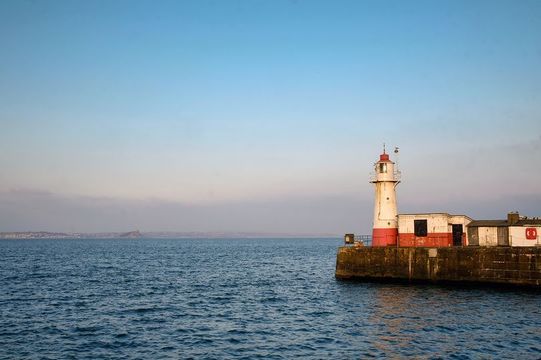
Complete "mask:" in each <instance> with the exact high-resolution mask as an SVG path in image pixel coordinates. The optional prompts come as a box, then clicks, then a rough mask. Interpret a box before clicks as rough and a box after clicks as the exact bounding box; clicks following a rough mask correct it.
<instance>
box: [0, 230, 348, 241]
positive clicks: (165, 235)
mask: <svg viewBox="0 0 541 360" xmlns="http://www.w3.org/2000/svg"><path fill="white" fill-rule="evenodd" d="M322 237H326V238H341V237H342V236H341V235H337V234H328V233H262V232H194V231H190V232H173V231H154V232H152V231H151V232H140V231H139V230H134V231H129V232H99V233H78V232H73V233H71V232H49V231H13V232H0V240H9V239H139V238H141V239H143V238H149V239H194V238H195V239H209V238H210V239H227V238H241V239H250V238H253V239H257V238H322Z"/></svg>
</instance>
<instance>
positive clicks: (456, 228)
mask: <svg viewBox="0 0 541 360" xmlns="http://www.w3.org/2000/svg"><path fill="white" fill-rule="evenodd" d="M453 246H462V224H453Z"/></svg>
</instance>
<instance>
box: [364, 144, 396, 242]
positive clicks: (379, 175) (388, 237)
mask: <svg viewBox="0 0 541 360" xmlns="http://www.w3.org/2000/svg"><path fill="white" fill-rule="evenodd" d="M397 152H398V148H397V149H396V150H395V153H397ZM394 166H395V163H394V162H392V161H391V160H389V154H387V153H385V145H383V154H381V155H380V156H379V161H378V162H376V164H375V174H374V175H373V177H372V179H371V181H370V182H371V183H373V184H374V185H375V188H376V189H375V190H376V194H375V195H376V196H375V202H374V225H373V230H372V246H393V245H394V246H396V244H397V238H398V219H397V215H398V213H397V207H396V190H395V189H396V186H397V185H398V184H399V183H400V179H399V172H398V171H395V167H394Z"/></svg>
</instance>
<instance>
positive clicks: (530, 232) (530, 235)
mask: <svg viewBox="0 0 541 360" xmlns="http://www.w3.org/2000/svg"><path fill="white" fill-rule="evenodd" d="M526 239H527V240H536V239H537V228H526Z"/></svg>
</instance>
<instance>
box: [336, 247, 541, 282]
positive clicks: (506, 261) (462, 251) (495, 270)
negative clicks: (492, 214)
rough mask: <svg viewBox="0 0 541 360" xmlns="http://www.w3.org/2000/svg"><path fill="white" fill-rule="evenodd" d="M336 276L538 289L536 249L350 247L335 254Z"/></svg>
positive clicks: (540, 268) (539, 255) (539, 252)
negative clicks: (516, 286) (517, 286)
mask: <svg viewBox="0 0 541 360" xmlns="http://www.w3.org/2000/svg"><path fill="white" fill-rule="evenodd" d="M335 276H336V278H338V279H358V280H371V281H374V280H378V281H389V280H391V281H409V282H419V281H421V282H433V283H462V284H467V283H486V284H500V285H519V286H528V287H533V288H537V289H541V248H540V247H461V246H460V247H438V248H427V247H355V246H343V247H340V248H339V250H338V254H337V257H336V273H335Z"/></svg>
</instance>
